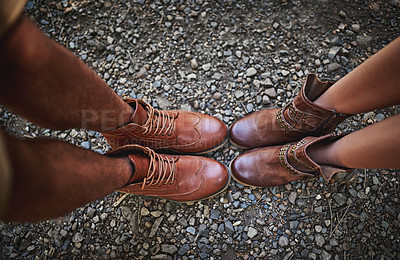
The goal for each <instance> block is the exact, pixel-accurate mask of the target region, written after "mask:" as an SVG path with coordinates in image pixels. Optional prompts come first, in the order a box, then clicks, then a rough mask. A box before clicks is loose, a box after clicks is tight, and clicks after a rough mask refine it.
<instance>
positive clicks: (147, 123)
mask: <svg viewBox="0 0 400 260" xmlns="http://www.w3.org/2000/svg"><path fill="white" fill-rule="evenodd" d="M125 101H126V102H127V103H128V104H129V105H131V106H132V108H133V109H134V111H135V112H134V113H133V115H132V117H131V122H136V123H128V124H126V125H123V126H121V127H118V128H117V129H114V130H111V131H107V132H103V135H104V137H105V138H106V139H107V142H108V143H109V145H110V146H111V147H112V148H113V149H114V148H117V147H121V146H124V145H127V144H138V145H142V146H146V147H150V148H152V149H154V150H169V151H173V152H178V153H193V154H203V153H207V152H211V151H214V150H216V149H217V148H219V147H221V146H222V145H223V144H224V143H225V142H226V141H227V136H228V128H227V126H226V125H225V124H224V123H223V122H222V121H221V120H219V119H217V118H215V117H212V116H209V115H204V114H200V113H196V112H189V111H181V110H157V109H154V108H153V107H152V106H150V105H149V104H146V103H145V102H143V101H141V100H136V99H126V100H125Z"/></svg>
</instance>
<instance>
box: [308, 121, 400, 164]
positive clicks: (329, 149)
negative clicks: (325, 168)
mask: <svg viewBox="0 0 400 260" xmlns="http://www.w3.org/2000/svg"><path fill="white" fill-rule="evenodd" d="M311 148H312V149H311V150H310V151H309V155H310V157H311V158H312V159H314V160H315V161H316V162H317V163H321V164H330V165H336V166H342V167H348V168H362V169H365V168H372V169H377V168H379V169H381V168H386V169H387V168H400V159H399V156H400V114H397V115H395V116H392V117H390V118H387V119H385V120H383V121H381V122H378V123H376V124H373V125H370V126H368V127H366V128H364V129H362V130H359V131H357V132H354V133H351V134H349V135H346V136H344V137H342V138H341V139H339V140H337V141H335V142H333V143H330V144H325V145H321V146H316V147H311Z"/></svg>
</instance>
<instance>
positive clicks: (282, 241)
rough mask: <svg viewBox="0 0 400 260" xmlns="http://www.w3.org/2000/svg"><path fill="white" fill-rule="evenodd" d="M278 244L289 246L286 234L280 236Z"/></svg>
mask: <svg viewBox="0 0 400 260" xmlns="http://www.w3.org/2000/svg"><path fill="white" fill-rule="evenodd" d="M278 244H279V246H281V247H287V246H288V245H289V239H288V238H287V237H286V236H280V237H279V240H278Z"/></svg>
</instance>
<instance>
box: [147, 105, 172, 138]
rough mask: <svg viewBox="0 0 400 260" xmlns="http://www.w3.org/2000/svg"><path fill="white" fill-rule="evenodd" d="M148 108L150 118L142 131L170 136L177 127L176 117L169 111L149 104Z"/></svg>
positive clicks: (150, 134) (148, 133)
mask: <svg viewBox="0 0 400 260" xmlns="http://www.w3.org/2000/svg"><path fill="white" fill-rule="evenodd" d="M147 109H148V111H147V115H148V120H147V122H146V124H145V125H144V126H143V128H144V130H143V131H142V133H143V134H145V135H148V136H158V135H162V136H165V135H168V136H170V135H171V134H172V131H173V130H174V128H175V117H174V116H173V115H170V114H169V113H168V112H167V111H161V110H158V109H155V108H153V107H151V106H148V107H147Z"/></svg>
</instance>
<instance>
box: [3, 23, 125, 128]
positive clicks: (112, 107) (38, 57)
mask: <svg viewBox="0 0 400 260" xmlns="http://www.w3.org/2000/svg"><path fill="white" fill-rule="evenodd" d="M0 57H1V59H0V103H1V104H3V105H5V106H6V107H8V108H10V109H11V110H12V111H13V112H15V113H17V114H19V115H21V116H23V117H25V118H27V119H28V120H30V121H32V122H33V123H36V124H39V125H42V126H44V127H48V128H52V129H69V128H86V129H90V130H94V131H105V130H109V129H113V128H115V127H117V126H120V125H123V124H125V123H127V122H128V121H129V118H130V116H131V115H132V113H133V110H132V108H131V107H130V106H129V105H127V104H126V103H125V102H124V101H123V100H121V99H120V98H119V97H118V96H117V95H116V94H115V93H114V92H113V91H112V89H111V88H109V87H108V86H107V84H106V83H105V82H104V81H103V80H102V79H101V78H100V77H99V76H98V75H96V73H95V72H93V71H92V70H91V69H90V68H89V67H87V66H86V65H85V64H84V63H83V62H82V61H80V60H79V59H78V58H77V57H76V56H74V55H73V54H72V53H71V52H70V51H68V50H67V49H65V48H63V47H62V46H60V45H59V44H57V43H55V42H53V41H52V40H50V39H49V38H47V37H46V36H45V35H43V34H42V33H41V32H40V31H39V29H38V28H36V26H35V25H34V24H33V23H32V22H31V21H29V19H27V18H25V17H23V18H22V19H20V20H19V21H18V22H17V23H16V24H15V25H14V26H13V28H12V29H11V30H10V31H9V33H8V34H6V35H3V37H2V39H0Z"/></svg>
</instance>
